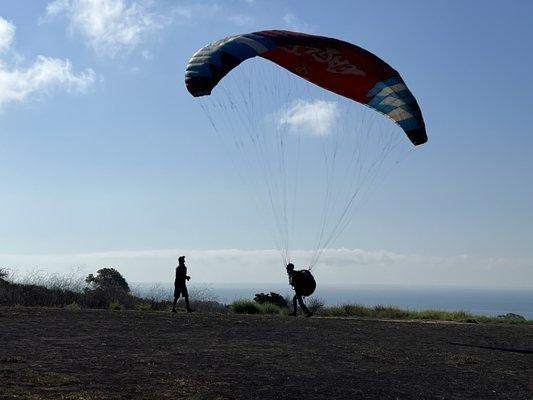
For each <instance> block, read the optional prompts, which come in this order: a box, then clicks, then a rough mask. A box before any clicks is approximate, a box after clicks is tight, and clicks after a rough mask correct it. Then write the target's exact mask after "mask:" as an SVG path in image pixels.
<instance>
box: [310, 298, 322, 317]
mask: <svg viewBox="0 0 533 400" xmlns="http://www.w3.org/2000/svg"><path fill="white" fill-rule="evenodd" d="M307 308H309V311H311V312H312V313H313V314H319V313H321V312H322V311H323V310H324V301H323V300H322V299H320V298H318V297H313V298H312V299H310V300H309V301H308V302H307Z"/></svg>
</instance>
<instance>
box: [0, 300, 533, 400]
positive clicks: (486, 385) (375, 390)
mask: <svg viewBox="0 0 533 400" xmlns="http://www.w3.org/2000/svg"><path fill="white" fill-rule="evenodd" d="M475 346H477V347H475ZM532 353H533V327H532V326H504V325H476V324H451V323H420V322H392V321H375V320H361V319H326V318H312V319H304V318H296V319H295V318H290V317H278V316H275V317H273V316H249V315H213V314H211V315H206V314H200V313H195V314H192V315H187V314H177V315H171V314H170V313H157V312H136V311H98V310H83V311H65V310H53V309H49V310H47V309H24V308H4V309H0V398H1V399H15V398H17V399H21V398H22V399H296V400H299V399H306V400H308V399H365V400H366V399H380V400H386V399H394V400H396V399H498V400H501V399H513V400H519V399H533V394H532V393H533V354H532Z"/></svg>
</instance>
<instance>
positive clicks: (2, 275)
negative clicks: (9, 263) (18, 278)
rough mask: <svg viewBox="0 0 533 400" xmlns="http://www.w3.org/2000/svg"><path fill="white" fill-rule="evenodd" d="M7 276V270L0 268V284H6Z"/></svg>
mask: <svg viewBox="0 0 533 400" xmlns="http://www.w3.org/2000/svg"><path fill="white" fill-rule="evenodd" d="M8 276H9V272H8V270H7V268H0V283H2V282H4V283H5V282H7V277H8Z"/></svg>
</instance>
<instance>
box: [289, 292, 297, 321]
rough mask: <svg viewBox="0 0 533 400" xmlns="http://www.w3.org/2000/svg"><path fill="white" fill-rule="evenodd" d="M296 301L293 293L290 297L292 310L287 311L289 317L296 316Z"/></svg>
mask: <svg viewBox="0 0 533 400" xmlns="http://www.w3.org/2000/svg"><path fill="white" fill-rule="evenodd" d="M296 301H297V300H296V295H294V297H293V298H292V309H293V310H294V311H293V312H291V313H289V315H290V316H291V317H296V315H297V314H298V306H297V305H296Z"/></svg>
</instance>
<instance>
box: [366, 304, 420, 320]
mask: <svg viewBox="0 0 533 400" xmlns="http://www.w3.org/2000/svg"><path fill="white" fill-rule="evenodd" d="M410 314H411V313H410V312H409V311H407V310H401V309H399V308H397V307H392V306H387V307H386V306H382V305H377V306H375V307H374V316H376V317H378V318H399V319H404V318H408V317H409V316H410Z"/></svg>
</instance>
